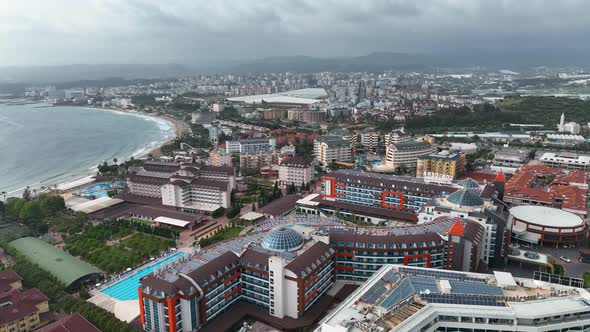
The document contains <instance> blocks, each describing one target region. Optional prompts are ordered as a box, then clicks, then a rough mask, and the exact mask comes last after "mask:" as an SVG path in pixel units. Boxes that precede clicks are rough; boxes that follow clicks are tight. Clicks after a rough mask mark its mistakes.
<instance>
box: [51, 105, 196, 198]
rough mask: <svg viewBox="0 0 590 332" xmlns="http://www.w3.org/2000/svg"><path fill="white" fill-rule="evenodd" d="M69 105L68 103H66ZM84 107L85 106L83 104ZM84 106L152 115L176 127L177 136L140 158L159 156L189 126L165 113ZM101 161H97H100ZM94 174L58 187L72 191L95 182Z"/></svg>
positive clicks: (80, 177)
mask: <svg viewBox="0 0 590 332" xmlns="http://www.w3.org/2000/svg"><path fill="white" fill-rule="evenodd" d="M60 106H64V105H60ZM66 106H67V105H66ZM71 106H75V107H80V106H77V105H71ZM82 107H84V106H82ZM84 108H90V109H96V110H102V111H115V112H123V113H131V114H140V115H142V116H147V117H152V118H157V119H161V120H164V121H166V122H168V123H169V124H170V125H171V126H172V128H174V133H175V136H176V137H175V138H173V139H171V140H168V141H166V142H163V143H162V144H160V146H158V147H156V148H154V149H152V150H150V151H147V152H146V153H144V154H142V155H141V156H139V157H138V158H140V159H146V158H148V156H152V157H159V156H160V155H161V153H160V148H161V147H162V146H163V145H166V144H169V143H171V142H174V140H175V139H177V138H179V137H180V136H181V135H182V132H183V131H184V130H185V129H186V128H189V126H188V124H187V123H185V122H184V121H182V120H178V119H174V118H170V117H168V116H165V115H154V114H149V113H142V112H137V111H132V110H127V109H120V108H106V107H99V106H89V107H84ZM98 162H99V161H97V163H98ZM91 177H93V176H89V175H88V174H87V173H86V174H80V176H77V177H75V179H74V180H71V181H66V182H63V183H59V184H57V188H63V190H64V191H71V190H72V189H76V188H78V187H80V186H82V185H86V184H88V183H89V182H93V181H88V180H89V178H91Z"/></svg>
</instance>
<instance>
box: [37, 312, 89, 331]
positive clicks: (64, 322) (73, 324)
mask: <svg viewBox="0 0 590 332" xmlns="http://www.w3.org/2000/svg"><path fill="white" fill-rule="evenodd" d="M37 331H38V332H100V330H99V329H98V328H96V327H95V326H94V325H92V324H91V323H90V322H89V321H87V320H86V319H85V318H84V317H82V316H80V315H79V314H72V315H69V316H66V317H64V318H62V319H60V320H58V321H57V322H55V323H51V324H49V325H47V326H44V327H42V328H40V329H38V330H37Z"/></svg>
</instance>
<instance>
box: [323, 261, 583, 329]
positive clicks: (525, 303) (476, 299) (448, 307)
mask: <svg viewBox="0 0 590 332" xmlns="http://www.w3.org/2000/svg"><path fill="white" fill-rule="evenodd" d="M588 329H590V294H589V293H588V291H586V290H585V289H583V288H576V287H571V286H563V285H559V284H552V283H548V282H544V281H539V280H532V279H525V278H516V277H514V276H512V274H510V273H507V272H494V274H480V273H470V272H451V271H438V270H432V269H425V268H421V267H409V266H400V265H385V266H383V267H382V268H381V269H380V270H379V271H377V272H376V273H375V274H373V276H372V277H371V278H370V279H369V280H367V282H365V283H364V284H362V285H361V286H360V287H359V288H358V289H356V290H355V291H354V292H353V293H352V294H351V295H350V296H349V297H348V298H347V299H346V300H344V301H343V302H342V303H341V304H340V305H339V306H338V307H336V308H335V309H334V310H332V311H331V312H330V313H329V314H328V315H326V316H325V317H324V318H323V319H322V320H321V321H320V323H319V327H318V328H317V329H316V330H315V331H316V332H365V331H392V332H408V331H412V332H416V331H419V332H451V331H486V332H494V331H497V332H500V331H502V332H505V331H521V332H543V331H562V332H563V331H587V330H588Z"/></svg>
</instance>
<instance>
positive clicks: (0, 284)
mask: <svg viewBox="0 0 590 332" xmlns="http://www.w3.org/2000/svg"><path fill="white" fill-rule="evenodd" d="M20 280H23V278H21V276H19V275H18V273H16V272H14V271H12V270H4V271H0V292H4V291H9V290H11V289H12V288H11V287H10V284H12V283H14V282H16V281H20Z"/></svg>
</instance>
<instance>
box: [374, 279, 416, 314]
mask: <svg viewBox="0 0 590 332" xmlns="http://www.w3.org/2000/svg"><path fill="white" fill-rule="evenodd" d="M415 293H416V290H415V289H414V286H413V285H412V283H411V282H410V280H409V279H404V280H403V281H402V282H401V283H400V284H399V286H398V287H396V288H395V289H394V290H393V291H392V292H391V294H389V296H387V298H386V299H385V300H384V301H383V302H382V303H381V306H382V307H384V308H386V309H389V308H391V307H393V306H395V305H396V304H398V303H400V302H401V301H403V300H405V299H407V298H408V297H409V296H411V295H412V294H415Z"/></svg>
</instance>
